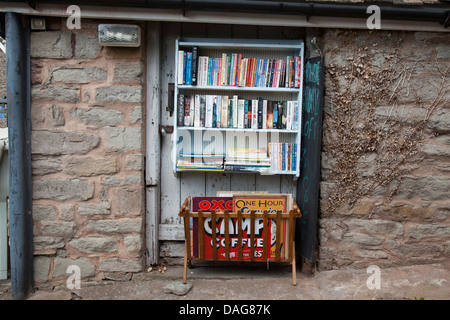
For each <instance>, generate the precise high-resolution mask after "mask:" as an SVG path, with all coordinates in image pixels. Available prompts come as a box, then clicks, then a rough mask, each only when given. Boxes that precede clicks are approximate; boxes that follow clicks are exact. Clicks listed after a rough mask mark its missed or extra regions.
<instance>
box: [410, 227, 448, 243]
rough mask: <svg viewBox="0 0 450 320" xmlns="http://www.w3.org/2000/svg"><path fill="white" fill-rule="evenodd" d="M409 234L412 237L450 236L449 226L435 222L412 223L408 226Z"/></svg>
mask: <svg viewBox="0 0 450 320" xmlns="http://www.w3.org/2000/svg"><path fill="white" fill-rule="evenodd" d="M409 236H410V237H411V238H414V239H422V238H426V237H450V226H449V225H444V224H437V223H432V224H419V225H413V226H410V227H409Z"/></svg>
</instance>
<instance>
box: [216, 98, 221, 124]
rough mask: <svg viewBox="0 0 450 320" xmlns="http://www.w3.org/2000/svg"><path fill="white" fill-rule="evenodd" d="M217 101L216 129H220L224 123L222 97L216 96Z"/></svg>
mask: <svg viewBox="0 0 450 320" xmlns="http://www.w3.org/2000/svg"><path fill="white" fill-rule="evenodd" d="M216 99H217V121H216V128H220V126H221V121H222V96H220V95H218V96H216Z"/></svg>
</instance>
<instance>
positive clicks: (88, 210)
mask: <svg viewBox="0 0 450 320" xmlns="http://www.w3.org/2000/svg"><path fill="white" fill-rule="evenodd" d="M78 213H79V214H81V215H83V216H93V215H98V214H100V215H108V214H110V213H111V205H110V204H109V202H106V201H105V202H100V203H98V204H86V203H82V204H79V205H78Z"/></svg>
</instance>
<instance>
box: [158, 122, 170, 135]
mask: <svg viewBox="0 0 450 320" xmlns="http://www.w3.org/2000/svg"><path fill="white" fill-rule="evenodd" d="M159 132H161V134H162V135H163V136H166V135H167V134H171V133H173V126H163V125H161V124H160V125H159Z"/></svg>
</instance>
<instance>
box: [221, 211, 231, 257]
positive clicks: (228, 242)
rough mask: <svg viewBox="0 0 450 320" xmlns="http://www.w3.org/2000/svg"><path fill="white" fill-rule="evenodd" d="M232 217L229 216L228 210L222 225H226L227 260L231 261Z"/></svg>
mask: <svg viewBox="0 0 450 320" xmlns="http://www.w3.org/2000/svg"><path fill="white" fill-rule="evenodd" d="M229 221H230V217H229V215H228V210H225V212H224V220H223V222H222V223H225V260H230V223H229Z"/></svg>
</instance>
